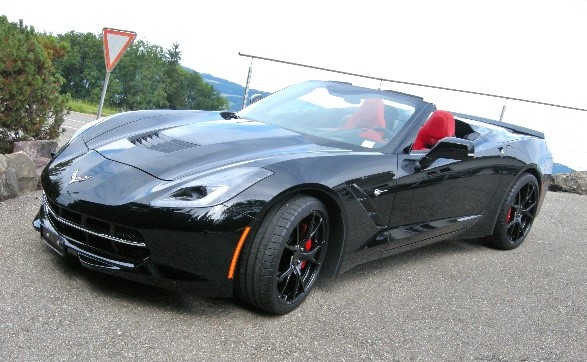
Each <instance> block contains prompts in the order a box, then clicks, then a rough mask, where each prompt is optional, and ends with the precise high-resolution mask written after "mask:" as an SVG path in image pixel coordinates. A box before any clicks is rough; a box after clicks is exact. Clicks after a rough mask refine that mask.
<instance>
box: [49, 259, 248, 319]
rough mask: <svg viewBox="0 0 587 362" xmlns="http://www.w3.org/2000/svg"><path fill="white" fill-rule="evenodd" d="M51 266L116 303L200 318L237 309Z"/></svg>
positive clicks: (74, 265)
mask: <svg viewBox="0 0 587 362" xmlns="http://www.w3.org/2000/svg"><path fill="white" fill-rule="evenodd" d="M53 263H54V264H55V267H56V268H58V269H60V271H61V272H63V273H64V274H67V275H70V276H73V278H75V279H76V280H78V281H81V282H83V283H84V284H85V285H86V286H87V287H88V288H91V289H92V291H94V292H96V293H99V294H102V295H104V296H106V297H108V298H113V299H116V300H124V301H126V302H130V303H133V304H141V305H143V306H150V307H155V308H158V309H162V310H166V311H173V312H177V313H182V314H183V313H189V314H195V315H201V316H204V315H215V314H226V311H227V309H238V308H239V307H238V306H236V305H235V303H234V301H233V300H232V299H231V298H219V297H204V296H200V295H198V294H196V293H194V292H191V291H189V290H182V289H177V290H172V289H165V288H160V287H156V286H152V285H148V284H143V283H139V282H135V281H132V280H128V279H124V278H120V277H116V276H112V275H109V274H104V273H100V272H98V271H95V270H91V269H88V268H85V267H84V266H82V265H81V264H80V263H79V262H78V261H76V260H73V259H61V258H54V261H53Z"/></svg>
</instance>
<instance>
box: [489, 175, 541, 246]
mask: <svg viewBox="0 0 587 362" xmlns="http://www.w3.org/2000/svg"><path fill="white" fill-rule="evenodd" d="M539 194H540V188H539V186H538V180H536V177H534V176H533V175H531V174H529V173H525V174H523V175H522V176H520V178H518V179H517V180H516V182H515V183H514V185H513V186H512V188H511V189H510V191H509V192H508V194H507V196H506V198H505V201H504V203H503V205H502V206H501V208H500V210H499V213H498V215H497V222H496V223H495V228H494V230H493V235H491V236H489V237H488V238H487V241H488V242H489V244H490V245H491V246H493V247H495V248H498V249H503V250H511V249H515V248H517V247H518V246H520V245H521V244H522V242H523V241H524V239H525V238H526V236H527V235H528V233H529V232H530V228H531V227H532V223H533V222H534V218H535V217H536V213H537V211H538V200H539Z"/></svg>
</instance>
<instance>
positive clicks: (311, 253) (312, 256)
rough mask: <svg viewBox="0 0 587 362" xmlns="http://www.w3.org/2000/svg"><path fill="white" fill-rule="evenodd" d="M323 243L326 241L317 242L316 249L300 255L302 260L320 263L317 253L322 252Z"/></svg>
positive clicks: (315, 263)
mask: <svg viewBox="0 0 587 362" xmlns="http://www.w3.org/2000/svg"><path fill="white" fill-rule="evenodd" d="M323 244H324V241H322V242H320V243H318V244H316V247H315V248H314V249H312V250H309V251H306V252H303V253H302V254H301V255H300V260H302V261H307V262H310V263H312V264H314V265H318V264H319V263H318V261H316V254H318V253H319V252H320V250H321V249H322V245H323Z"/></svg>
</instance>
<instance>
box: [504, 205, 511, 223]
mask: <svg viewBox="0 0 587 362" xmlns="http://www.w3.org/2000/svg"><path fill="white" fill-rule="evenodd" d="M512 209H513V208H512V207H510V211H508V216H507V217H506V219H505V220H506V223H508V224H509V223H510V221H512Z"/></svg>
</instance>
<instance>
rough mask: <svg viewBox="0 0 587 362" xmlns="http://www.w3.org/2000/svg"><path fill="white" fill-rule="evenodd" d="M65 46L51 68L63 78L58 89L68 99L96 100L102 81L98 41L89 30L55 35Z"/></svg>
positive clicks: (102, 59) (102, 66) (100, 44)
mask: <svg viewBox="0 0 587 362" xmlns="http://www.w3.org/2000/svg"><path fill="white" fill-rule="evenodd" d="M57 38H58V39H59V41H61V43H62V44H63V45H64V47H65V50H66V51H65V56H64V57H63V58H61V59H58V60H57V61H55V68H56V69H57V71H58V72H59V74H61V76H62V77H63V78H64V79H65V81H64V83H63V86H62V87H61V92H62V93H63V94H67V93H69V94H70V95H71V97H72V98H75V99H80V100H85V101H88V102H98V101H99V100H100V91H97V92H96V91H95V89H99V90H101V87H102V82H103V81H104V57H103V55H102V54H103V50H102V41H101V39H100V38H98V37H97V36H96V35H94V34H92V33H85V34H84V33H76V32H74V31H70V32H68V33H65V34H60V35H58V36H57Z"/></svg>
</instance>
